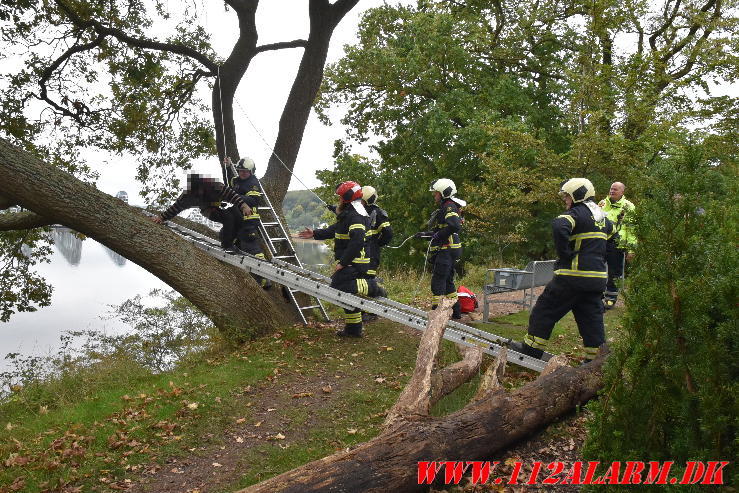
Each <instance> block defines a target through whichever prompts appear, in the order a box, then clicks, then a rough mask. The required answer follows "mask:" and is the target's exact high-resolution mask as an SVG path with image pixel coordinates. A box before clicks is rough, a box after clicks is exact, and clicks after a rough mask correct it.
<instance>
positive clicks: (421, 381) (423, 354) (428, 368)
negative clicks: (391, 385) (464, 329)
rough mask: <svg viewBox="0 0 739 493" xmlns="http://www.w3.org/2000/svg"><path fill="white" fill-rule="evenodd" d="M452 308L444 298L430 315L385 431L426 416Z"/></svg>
mask: <svg viewBox="0 0 739 493" xmlns="http://www.w3.org/2000/svg"><path fill="white" fill-rule="evenodd" d="M452 305H454V301H453V300H452V299H450V298H444V299H442V300H441V303H439V306H438V307H437V308H436V310H433V311H431V312H429V321H428V324H427V325H426V330H424V332H423V335H422V336H421V342H420V344H419V346H418V356H417V357H416V367H415V369H414V370H413V376H411V379H410V381H409V382H408V384H407V385H406V386H405V388H404V389H403V392H402V393H401V394H400V397H398V400H397V401H396V403H395V405H394V406H393V408H392V409H390V411H388V413H387V418H385V424H384V427H385V428H386V429H388V428H390V427H391V426H392V425H393V424H395V423H396V422H398V421H400V420H401V419H403V420H404V419H408V418H409V417H411V416H428V414H429V410H430V409H431V396H432V392H433V390H434V389H433V378H432V373H433V369H434V362H435V360H436V355H437V354H438V352H439V345H440V344H441V338H442V336H443V335H444V329H445V328H446V322H447V320H449V317H450V316H451V314H452Z"/></svg>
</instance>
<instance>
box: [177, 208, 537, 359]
mask: <svg viewBox="0 0 739 493" xmlns="http://www.w3.org/2000/svg"><path fill="white" fill-rule="evenodd" d="M166 224H167V226H168V227H169V228H170V229H171V230H173V231H174V232H175V233H177V234H178V235H180V236H181V237H182V238H184V239H185V240H187V241H189V242H190V243H192V244H193V245H195V246H196V247H198V248H200V249H201V250H203V251H205V252H206V253H208V254H209V255H211V256H213V257H215V258H217V259H218V260H220V261H221V262H226V263H228V264H231V265H234V266H236V267H239V268H241V269H244V270H246V271H247V272H251V273H253V274H256V275H258V276H261V277H264V278H266V279H269V280H271V281H273V282H276V283H279V284H282V285H283V286H285V287H286V288H287V289H289V290H290V293H291V294H292V293H295V292H297V291H300V292H303V293H306V294H307V295H309V296H312V297H314V298H316V299H321V300H325V301H328V302H330V303H333V304H334V305H338V306H340V307H342V308H348V309H360V310H362V311H364V312H368V313H374V314H375V315H378V316H380V317H383V318H386V319H388V320H391V321H393V322H398V323H400V324H403V325H405V326H407V327H412V328H414V329H417V330H421V331H423V330H425V329H426V326H427V324H428V314H427V313H426V312H424V311H422V310H419V309H418V308H414V307H412V306H408V305H404V304H402V303H399V302H397V301H393V300H391V299H388V298H363V297H361V296H357V295H353V294H349V293H345V292H343V291H339V290H337V289H334V288H332V287H330V286H329V278H328V277H326V276H323V275H321V274H318V273H316V272H312V271H310V270H308V269H305V268H304V267H302V266H300V265H294V264H292V263H289V262H286V261H285V260H284V259H283V258H279V256H275V257H274V258H273V259H272V261H271V262H270V261H267V260H264V259H260V258H257V257H254V256H252V255H248V254H230V253H226V251H225V250H223V249H222V248H221V246H220V243H219V242H218V241H216V240H214V239H212V238H210V237H208V236H205V235H202V234H200V233H197V232H195V231H192V230H190V229H188V228H185V227H183V226H180V225H178V224H175V223H172V222H168V223H166ZM293 299H294V297H293ZM305 309H306V307H303V308H301V309H300V310H299V313H300V314H301V316H302V317H303V320H305V316H304V314H303V310H305ZM323 313H324V314H325V311H323ZM444 339H447V340H448V341H451V342H454V343H457V344H462V345H465V346H478V347H481V348H482V349H483V351H484V352H485V353H486V354H489V355H491V356H495V355H497V354H498V352H499V351H500V350H501V348H502V346H503V345H507V344H508V343H510V342H511V340H510V339H506V338H504V337H500V336H497V335H495V334H491V333H488V332H484V331H482V330H479V329H476V328H474V327H470V326H469V325H465V324H462V323H459V322H455V321H453V320H450V321H448V322H447V325H446V330H445V331H444ZM550 356H551V355H549V354H547V353H545V359H548V358H547V357H550ZM508 361H510V362H511V363H515V364H517V365H519V366H523V367H524V368H529V369H531V370H535V371H539V372H540V371H542V370H543V369H544V366H545V364H546V363H545V361H542V360H540V359H536V358H532V357H531V356H528V355H525V354H522V353H519V352H516V351H513V350H511V349H508Z"/></svg>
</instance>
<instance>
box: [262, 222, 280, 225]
mask: <svg viewBox="0 0 739 493" xmlns="http://www.w3.org/2000/svg"><path fill="white" fill-rule="evenodd" d="M279 224H280V223H264V222H263V223H262V226H278V225H279Z"/></svg>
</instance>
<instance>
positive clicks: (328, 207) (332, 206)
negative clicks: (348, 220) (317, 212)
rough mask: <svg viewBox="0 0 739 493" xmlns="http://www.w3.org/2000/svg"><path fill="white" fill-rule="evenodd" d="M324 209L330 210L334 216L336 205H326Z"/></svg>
mask: <svg viewBox="0 0 739 493" xmlns="http://www.w3.org/2000/svg"><path fill="white" fill-rule="evenodd" d="M326 209H328V210H330V211H331V212H333V213H334V214H336V205H334V204H326Z"/></svg>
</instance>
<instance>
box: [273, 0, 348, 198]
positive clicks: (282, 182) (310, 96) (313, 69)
mask: <svg viewBox="0 0 739 493" xmlns="http://www.w3.org/2000/svg"><path fill="white" fill-rule="evenodd" d="M358 1H359V0H337V1H336V2H334V3H333V4H330V3H329V2H328V0H310V3H309V7H308V9H309V15H310V34H309V35H308V43H307V45H306V47H305V52H304V53H303V58H302V59H301V61H300V66H299V67H298V73H297V74H296V75H295V81H294V82H293V86H292V88H291V90H290V94H289V95H288V97H287V101H286V102H285V107H284V109H283V110H282V116H281V118H280V126H279V133H278V134H277V139H276V141H275V146H274V153H273V154H272V156H271V157H270V159H269V165H268V167H267V172H266V173H265V175H264V177H263V179H262V184H263V185H264V188H265V190H266V192H267V193H269V194H270V197H274V203H276V204H281V203H282V199H283V198H284V197H285V193H287V187H288V186H289V185H290V179H291V178H292V170H293V169H294V168H295V161H296V160H297V158H298V151H300V143H301V142H302V140H303V132H304V131H305V125H306V123H307V122H308V116H309V115H310V110H311V107H312V106H313V101H314V100H315V98H316V94H317V93H318V89H319V88H320V87H321V81H322V80H323V68H324V64H325V63H326V54H327V52H328V46H329V42H330V41H331V35H332V34H333V32H334V29H335V28H336V26H337V25H338V24H339V22H340V21H341V19H343V17H344V15H346V13H347V12H349V11H350V10H351V9H352V8H353V7H354V6H355V5H356V4H357V2H358ZM280 209H281V207H280ZM280 212H281V210H280Z"/></svg>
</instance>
